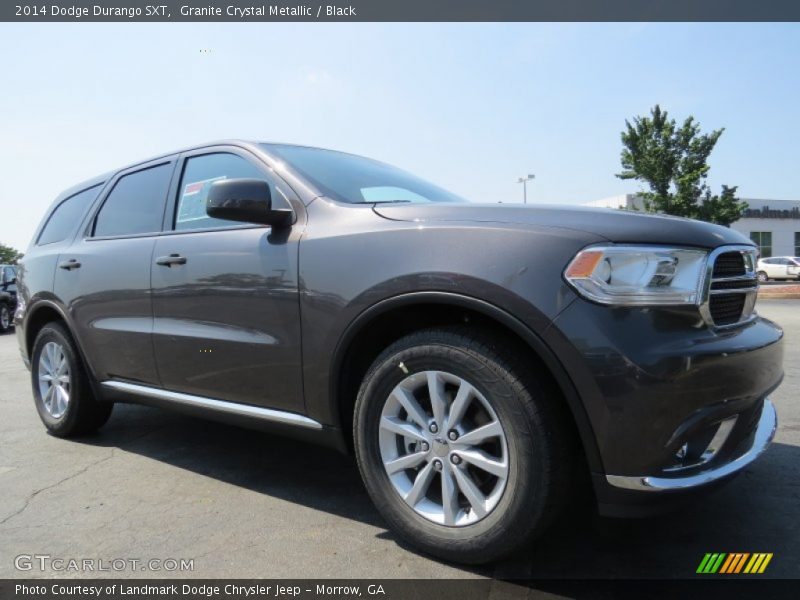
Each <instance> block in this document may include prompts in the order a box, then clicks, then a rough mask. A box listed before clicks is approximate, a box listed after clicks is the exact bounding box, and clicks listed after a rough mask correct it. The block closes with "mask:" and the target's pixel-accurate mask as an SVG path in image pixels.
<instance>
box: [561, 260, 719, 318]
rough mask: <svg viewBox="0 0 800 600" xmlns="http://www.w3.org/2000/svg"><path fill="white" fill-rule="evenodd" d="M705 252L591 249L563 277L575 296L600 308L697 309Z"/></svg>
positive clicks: (572, 263)
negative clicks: (690, 306)
mask: <svg viewBox="0 0 800 600" xmlns="http://www.w3.org/2000/svg"><path fill="white" fill-rule="evenodd" d="M707 257H708V253H707V252H704V251H702V250H687V249H682V248H661V247H658V246H652V247H651V246H591V247H589V248H586V249H585V250H582V251H580V252H579V253H578V254H577V255H576V256H575V258H573V259H572V262H570V263H569V266H568V267H567V269H566V271H564V277H565V278H566V280H567V281H568V282H569V283H570V284H571V285H572V286H573V287H574V288H575V289H576V290H577V291H578V293H579V294H580V295H582V296H583V297H585V298H588V299H589V300H594V301H595V302H600V303H601V304H613V305H618V306H655V305H660V306H664V305H675V304H697V303H698V299H699V298H700V289H701V285H702V281H703V273H704V271H705V266H706V259H707Z"/></svg>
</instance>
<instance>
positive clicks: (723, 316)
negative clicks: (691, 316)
mask: <svg viewBox="0 0 800 600" xmlns="http://www.w3.org/2000/svg"><path fill="white" fill-rule="evenodd" d="M755 265H756V253H755V248H753V247H751V246H723V247H722V248H718V249H717V250H715V251H714V252H712V253H711V255H710V256H709V260H708V270H707V274H706V281H705V285H704V286H703V290H704V293H703V301H702V304H701V307H700V309H701V310H700V312H701V313H702V315H703V318H704V319H705V321H706V322H707V323H708V324H709V325H712V326H714V327H730V326H733V325H737V324H740V323H744V322H747V321H749V320H750V319H751V318H752V316H753V308H754V307H755V303H756V296H757V295H758V279H757V278H756V269H755Z"/></svg>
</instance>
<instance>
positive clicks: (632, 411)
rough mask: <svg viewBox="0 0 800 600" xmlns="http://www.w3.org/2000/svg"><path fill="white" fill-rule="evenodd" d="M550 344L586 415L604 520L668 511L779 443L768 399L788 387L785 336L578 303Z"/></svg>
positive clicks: (687, 316)
mask: <svg viewBox="0 0 800 600" xmlns="http://www.w3.org/2000/svg"><path fill="white" fill-rule="evenodd" d="M545 339H546V341H547V343H548V344H549V345H550V347H551V348H553V350H554V351H555V352H556V354H557V355H558V356H559V358H560V360H561V362H562V364H563V365H564V367H565V368H566V370H567V372H568V373H569V376H570V378H571V380H572V382H573V384H574V386H575V389H576V391H577V392H578V396H579V397H580V399H581V404H582V408H583V410H584V411H585V416H586V421H588V426H587V427H584V429H583V430H582V437H583V440H584V447H585V448H587V459H588V460H589V464H590V468H591V472H592V479H593V483H594V490H595V495H596V498H597V501H598V505H599V507H600V510H601V512H602V513H603V514H606V515H618V516H637V515H646V514H650V513H653V512H660V511H661V510H669V509H672V508H674V506H675V505H676V504H680V503H681V501H682V499H683V498H690V497H691V496H693V495H694V494H692V493H691V491H692V490H703V491H705V490H707V489H709V488H713V487H716V484H717V483H721V482H722V481H724V480H726V479H727V478H729V477H730V476H732V475H734V474H735V473H736V472H738V471H740V470H741V469H742V468H744V467H745V466H746V465H748V464H750V463H751V462H752V461H753V460H755V459H756V457H757V456H758V455H759V454H761V453H762V452H763V451H764V449H765V448H766V447H767V446H768V444H769V442H770V440H771V439H772V436H773V435H774V430H775V424H776V415H775V409H774V406H773V405H772V403H771V402H770V401H769V400H767V398H768V396H769V395H770V394H771V393H772V391H773V390H774V389H775V388H777V387H778V385H779V384H780V382H781V380H782V378H783V366H782V363H783V332H782V330H781V329H780V327H778V326H777V325H775V324H774V323H772V322H771V321H769V320H767V319H764V318H762V317H758V316H757V317H756V318H754V319H753V320H752V321H751V322H749V323H746V324H743V325H741V326H738V327H732V328H725V329H720V330H715V329H713V328H709V327H707V326H706V325H705V324H704V323H703V322H702V321H701V320H700V319H698V317H697V313H696V311H694V312H693V311H691V310H680V309H669V310H667V309H664V310H656V309H645V308H630V309H628V308H608V307H602V306H598V305H595V304H591V303H588V302H585V301H582V300H580V299H578V300H576V301H575V302H574V303H572V304H571V305H570V306H569V307H568V308H566V309H565V310H564V311H563V312H562V313H561V314H560V315H559V316H558V317H557V319H556V320H555V321H554V323H553V326H551V327H550V328H549V330H548V331H547V332H546V335H545ZM586 429H588V430H589V431H588V433H587V432H586ZM718 434H719V435H718ZM587 440H588V442H589V443H587ZM591 443H594V446H595V447H594V448H591V447H590V445H591ZM712 450H713V451H712ZM592 451H593V452H594V456H592V455H591V452H592ZM658 492H661V493H658Z"/></svg>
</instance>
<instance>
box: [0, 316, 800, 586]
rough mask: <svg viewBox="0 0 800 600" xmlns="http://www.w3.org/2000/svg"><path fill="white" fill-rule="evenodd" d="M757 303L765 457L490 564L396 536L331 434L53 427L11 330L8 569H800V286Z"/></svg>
mask: <svg viewBox="0 0 800 600" xmlns="http://www.w3.org/2000/svg"><path fill="white" fill-rule="evenodd" d="M759 311H760V312H761V313H762V314H764V315H766V316H768V317H769V318H772V319H773V320H775V321H777V322H778V323H780V324H781V325H783V327H784V328H785V331H786V351H787V354H786V359H785V368H786V379H785V381H784V383H783V385H782V387H781V388H780V389H779V390H778V391H777V392H776V393H775V394H774V396H773V399H774V400H775V403H776V406H777V408H778V413H779V419H780V427H779V430H778V433H777V436H776V440H775V443H774V444H773V446H772V447H771V448H770V449H769V451H768V452H767V453H766V454H765V455H764V456H763V457H762V458H761V459H760V460H759V461H757V462H756V463H755V464H754V465H751V466H750V467H749V468H748V469H747V470H746V471H745V472H744V473H743V474H742V475H741V476H739V477H738V478H737V479H736V480H734V481H733V482H732V483H731V484H730V485H728V486H727V487H725V488H724V489H723V490H721V491H719V492H717V493H715V494H714V495H712V496H711V497H708V498H706V499H705V500H704V501H703V502H701V503H698V504H697V505H695V506H693V507H691V508H689V509H688V510H685V511H683V512H681V513H678V514H673V515H669V516H665V517H661V518H658V519H648V520H638V521H616V520H608V519H599V518H595V517H593V516H591V515H589V514H585V515H584V514H576V515H572V516H571V518H570V519H568V520H567V521H568V523H569V524H568V525H567V524H562V525H561V527H559V528H558V529H554V530H553V531H551V533H550V535H549V536H548V537H547V539H544V540H542V541H541V542H540V544H539V545H538V546H537V547H536V549H535V550H533V551H531V552H529V553H526V554H524V555H519V556H516V557H514V558H512V559H510V560H508V561H506V562H504V563H501V564H499V565H494V566H491V567H486V568H477V569H473V568H469V569H465V568H461V567H457V566H451V565H448V564H445V563H442V562H438V561H436V560H431V559H429V558H427V557H425V556H422V555H420V554H417V553H415V552H413V551H411V550H409V549H407V548H404V547H403V546H401V545H400V544H398V542H397V541H396V540H395V538H394V536H393V535H392V534H391V533H390V532H388V531H387V529H386V528H385V527H384V524H383V523H382V521H381V519H380V517H379V516H378V514H377V513H376V511H375V510H374V509H373V508H372V505H371V504H370V501H369V499H368V497H367V495H366V493H365V491H364V489H363V487H362V485H361V482H360V479H359V476H358V472H357V469H356V467H355V464H354V463H353V461H352V460H351V459H350V458H348V457H346V456H341V455H338V454H336V453H334V452H332V451H330V450H327V449H324V448H319V447H315V446H311V445H304V444H301V443H298V442H294V441H289V440H284V439H280V438H276V437H270V436H267V435H265V434H262V433H258V432H253V431H248V430H242V429H238V428H234V427H230V426H226V425H220V424H217V423H211V422H206V421H202V420H199V419H194V418H190V417H186V416H183V415H178V414H173V413H170V412H166V411H162V410H157V409H153V408H144V407H135V406H117V407H116V408H115V412H114V415H113V416H112V417H111V420H110V422H109V423H108V425H107V426H106V427H105V428H103V429H102V430H101V431H100V432H99V433H98V434H95V435H93V436H90V437H86V438H83V439H79V440H60V439H57V438H54V437H51V436H49V435H47V434H46V433H45V431H44V429H43V427H42V425H41V424H40V422H39V418H38V416H37V414H36V411H35V409H34V407H33V402H32V399H31V393H30V382H29V373H28V371H27V370H26V369H25V368H24V367H23V365H22V361H21V360H20V358H19V355H18V351H17V345H16V339H15V336H14V335H13V334H12V335H8V334H7V335H4V336H1V337H0V578H7V577H22V576H35V577H38V576H51V577H52V576H64V575H66V576H76V574H74V573H58V572H53V571H46V572H44V573H42V572H39V571H38V570H37V569H36V568H35V569H34V570H32V571H28V572H20V571H18V570H17V569H16V568H15V557H17V556H18V555H21V554H27V555H34V554H44V555H50V556H53V557H63V558H77V559H84V558H87V559H95V560H99V559H103V560H111V559H114V558H124V559H131V558H133V559H141V560H149V559H153V558H155V559H162V560H164V559H193V564H194V570H193V571H191V572H163V571H162V572H156V573H154V572H148V571H141V570H134V571H132V572H122V573H118V574H117V575H124V576H145V577H153V576H156V577H163V576H184V577H195V578H206V577H247V578H251V577H270V578H292V577H368V578H388V577H420V578H428V577H435V578H442V577H480V576H496V577H563V578H582V577H587V578H589V577H592V578H594V577H599V578H620V577H667V578H672V577H692V576H693V575H694V571H695V569H696V567H697V565H698V563H699V562H700V560H701V559H702V557H703V555H704V554H705V553H706V552H772V553H774V558H773V559H772V562H771V563H770V565H769V568H768V570H767V572H766V574H765V576H771V577H798V576H800V409H798V403H797V396H798V391H800V367H799V366H798V365H800V300H780V301H761V302H760V303H759ZM112 574H113V573H112ZM91 575H92V574H91V573H88V574H87V576H91ZM95 575H97V574H96V573H95ZM101 575H102V573H101Z"/></svg>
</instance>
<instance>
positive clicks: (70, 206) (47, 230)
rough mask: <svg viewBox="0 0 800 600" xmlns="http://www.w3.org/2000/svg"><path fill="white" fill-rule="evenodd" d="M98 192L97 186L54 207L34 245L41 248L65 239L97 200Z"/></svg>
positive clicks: (98, 187)
mask: <svg viewBox="0 0 800 600" xmlns="http://www.w3.org/2000/svg"><path fill="white" fill-rule="evenodd" d="M99 192H100V186H99V185H97V186H95V187H92V188H89V189H88V190H84V191H82V192H79V193H77V194H75V195H74V196H70V197H69V198H67V199H66V200H64V201H63V202H62V203H61V204H59V205H58V206H56V208H55V209H54V210H53V212H52V214H51V215H50V218H49V219H47V223H46V224H45V226H44V229H42V233H40V234H39V239H38V240H37V241H36V243H37V244H38V245H39V246H43V245H45V244H53V243H55V242H60V241H62V240H64V239H66V238H67V236H69V234H70V233H72V232H73V231H74V230H75V228H76V227H77V226H78V224H79V222H80V221H81V219H82V218H83V215H84V214H85V213H86V211H87V210H88V208H89V205H90V204H91V203H92V202H93V201H94V199H95V198H97V194H98V193H99Z"/></svg>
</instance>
